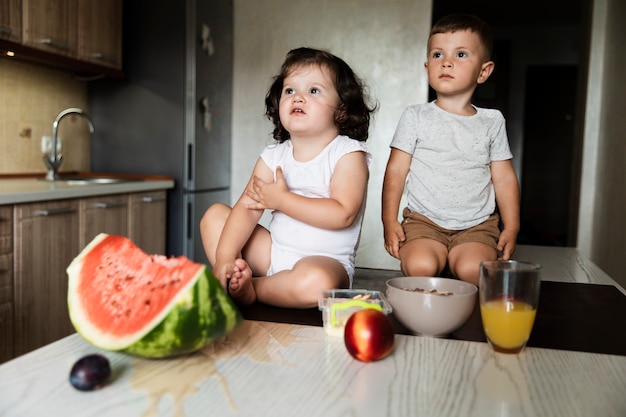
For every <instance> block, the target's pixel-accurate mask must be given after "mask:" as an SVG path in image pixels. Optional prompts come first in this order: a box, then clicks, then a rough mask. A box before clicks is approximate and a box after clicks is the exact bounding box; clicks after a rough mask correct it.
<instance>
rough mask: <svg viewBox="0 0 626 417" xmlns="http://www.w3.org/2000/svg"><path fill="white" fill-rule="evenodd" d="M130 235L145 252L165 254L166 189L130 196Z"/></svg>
mask: <svg viewBox="0 0 626 417" xmlns="http://www.w3.org/2000/svg"><path fill="white" fill-rule="evenodd" d="M130 207H131V210H130V216H129V233H130V235H129V237H130V239H131V240H132V241H133V242H135V244H136V245H137V246H139V247H140V248H141V249H142V250H143V251H144V252H146V253H150V254H154V253H156V254H160V255H164V254H165V237H166V222H167V220H166V214H167V201H166V191H165V190H159V191H149V192H144V193H135V194H131V196H130Z"/></svg>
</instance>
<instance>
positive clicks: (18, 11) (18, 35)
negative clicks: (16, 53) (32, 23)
mask: <svg viewBox="0 0 626 417" xmlns="http://www.w3.org/2000/svg"><path fill="white" fill-rule="evenodd" d="M0 39H6V40H9V41H13V42H21V41H22V0H0Z"/></svg>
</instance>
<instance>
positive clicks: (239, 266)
mask: <svg viewBox="0 0 626 417" xmlns="http://www.w3.org/2000/svg"><path fill="white" fill-rule="evenodd" d="M235 267H236V270H235V273H234V274H233V276H232V278H231V279H230V280H229V282H228V288H227V290H228V294H230V296H231V297H232V299H233V301H235V303H237V304H239V305H250V304H252V303H254V302H255V301H256V298H257V296H256V292H255V290H254V285H252V269H250V266H249V265H248V263H247V262H246V261H245V260H243V259H237V260H236V261H235Z"/></svg>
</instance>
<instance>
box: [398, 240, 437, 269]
mask: <svg viewBox="0 0 626 417" xmlns="http://www.w3.org/2000/svg"><path fill="white" fill-rule="evenodd" d="M447 258H448V249H447V248H446V246H445V245H444V244H443V243H441V242H437V241H436V240H433V239H427V238H424V239H414V240H411V241H409V242H407V243H406V244H404V245H403V246H402V247H401V248H400V269H401V270H402V273H403V274H404V275H405V276H425V277H436V276H438V275H439V274H440V273H441V271H443V269H444V268H445V266H446V262H447Z"/></svg>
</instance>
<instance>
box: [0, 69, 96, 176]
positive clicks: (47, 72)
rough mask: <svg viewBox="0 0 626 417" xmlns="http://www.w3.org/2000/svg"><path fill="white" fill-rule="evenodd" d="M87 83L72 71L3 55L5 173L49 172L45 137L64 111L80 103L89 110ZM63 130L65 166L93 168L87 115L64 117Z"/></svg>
mask: <svg viewBox="0 0 626 417" xmlns="http://www.w3.org/2000/svg"><path fill="white" fill-rule="evenodd" d="M86 83H87V82H86V81H83V80H80V79H77V78H76V77H75V76H74V75H73V74H72V73H69V72H66V71H61V70H56V69H50V68H46V67H41V66H37V65H32V64H28V63H23V62H19V61H14V60H11V59H9V58H1V59H0V174H12V173H32V172H41V173H43V172H45V170H46V168H45V165H44V162H43V159H42V158H43V154H42V152H41V138H42V136H52V122H53V121H54V119H55V117H56V116H57V114H59V112H60V111H62V110H64V109H66V108H68V107H78V108H81V109H83V110H85V111H86V112H89V108H88V107H87V106H88V100H87V84H86ZM95 128H96V130H97V129H98V126H95ZM58 136H59V137H60V138H61V139H62V145H63V147H62V150H61V153H62V154H63V159H64V160H63V164H62V165H61V171H89V168H90V160H89V159H90V158H89V150H90V133H89V127H88V125H87V123H86V121H85V119H83V118H82V117H77V116H71V115H70V116H67V117H65V118H63V120H62V121H61V122H60V123H59V129H58Z"/></svg>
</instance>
